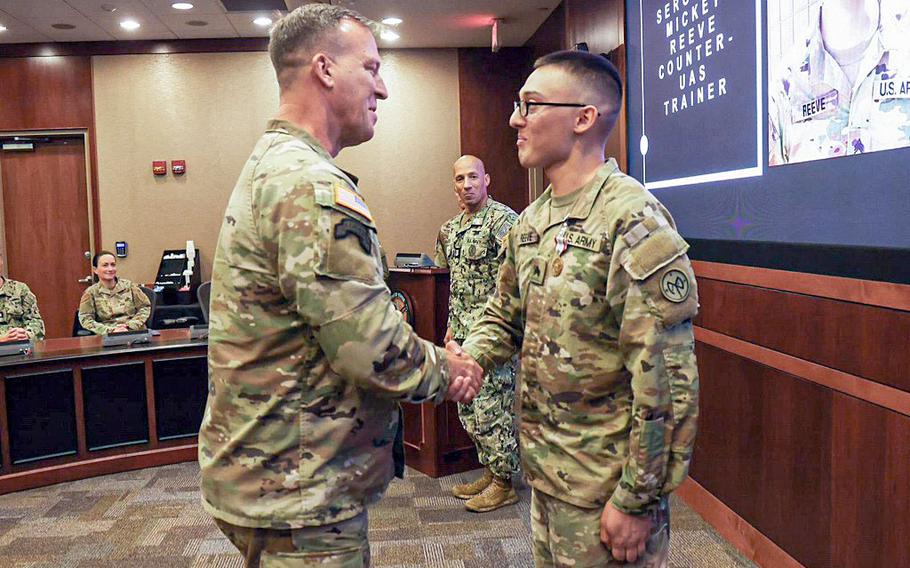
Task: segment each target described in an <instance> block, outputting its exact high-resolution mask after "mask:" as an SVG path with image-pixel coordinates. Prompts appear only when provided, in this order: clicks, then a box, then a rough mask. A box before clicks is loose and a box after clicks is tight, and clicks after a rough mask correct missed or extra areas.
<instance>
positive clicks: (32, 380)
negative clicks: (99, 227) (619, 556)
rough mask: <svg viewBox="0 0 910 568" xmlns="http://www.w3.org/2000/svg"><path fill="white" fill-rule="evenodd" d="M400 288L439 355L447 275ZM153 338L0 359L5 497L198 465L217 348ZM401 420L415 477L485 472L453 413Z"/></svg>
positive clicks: (411, 412) (423, 411) (405, 277)
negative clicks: (212, 352) (210, 357)
mask: <svg viewBox="0 0 910 568" xmlns="http://www.w3.org/2000/svg"><path fill="white" fill-rule="evenodd" d="M390 283H391V287H392V289H393V290H395V291H396V292H397V294H398V296H399V297H400V299H401V300H402V301H403V303H404V305H406V306H407V309H406V311H407V312H408V313H407V314H405V318H406V319H407V320H408V321H410V323H411V325H413V327H414V329H415V330H416V331H417V333H418V334H419V335H420V336H422V337H424V338H426V339H430V340H431V341H434V342H436V343H441V341H442V339H443V336H444V335H445V324H446V314H447V310H448V291H449V285H448V284H449V281H448V271H446V270H439V269H393V270H392V278H391V282H390ZM404 305H403V306H402V307H404ZM155 333H157V335H155V336H153V337H152V339H151V342H150V343H147V344H142V345H133V346H129V347H127V346H123V347H104V346H102V340H101V337H98V336H91V337H73V338H62V339H49V340H46V341H39V342H36V343H35V347H34V350H33V351H32V352H31V353H29V354H26V355H10V356H5V357H0V495H2V494H4V493H10V492H12V491H20V490H23V489H30V488H34V487H41V486H44V485H50V484H53V483H59V482H61V481H73V480H77V479H83V478H86V477H92V476H96V475H103V474H108V473H117V472H121V471H128V470H133V469H140V468H145V467H153V466H159V465H165V464H171V463H179V462H184V461H190V460H195V459H196V452H197V444H196V441H197V435H198V433H199V425H200V424H201V423H202V415H203V413H204V411H205V402H206V397H207V394H208V365H207V361H206V358H207V357H206V356H207V353H208V343H207V341H206V340H204V339H202V340H193V339H191V338H190V331H189V330H188V329H165V330H160V331H158V332H155ZM402 408H403V410H404V413H403V417H404V424H403V434H404V436H403V437H404V444H405V454H406V462H407V464H408V465H409V466H410V467H413V468H415V469H417V470H419V471H421V472H423V473H425V474H427V475H429V476H432V477H439V476H442V475H449V474H452V473H457V472H460V471H465V470H468V469H473V468H475V467H478V465H479V464H478V461H477V453H476V451H475V449H474V444H473V443H472V442H471V439H470V437H469V436H468V435H467V433H466V432H465V431H464V429H463V428H462V426H461V424H460V423H459V420H458V410H457V407H456V405H455V404H454V403H452V402H445V403H443V404H441V405H439V406H434V405H432V404H430V403H426V404H407V403H405V404H402Z"/></svg>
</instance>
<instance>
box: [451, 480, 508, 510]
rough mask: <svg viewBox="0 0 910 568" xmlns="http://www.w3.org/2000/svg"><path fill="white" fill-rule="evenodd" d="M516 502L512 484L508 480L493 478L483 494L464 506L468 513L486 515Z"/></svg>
mask: <svg viewBox="0 0 910 568" xmlns="http://www.w3.org/2000/svg"><path fill="white" fill-rule="evenodd" d="M517 502H518V494H517V493H515V488H514V487H512V482H511V481H510V480H508V479H502V478H499V477H494V478H493V483H491V484H489V485H488V486H487V488H486V489H484V490H483V493H481V494H480V495H478V496H476V497H472V498H471V499H469V500H468V501H467V502H466V503H465V504H464V506H465V509H467V510H468V511H474V512H475V513H486V512H487V511H495V510H496V509H498V508H500V507H505V506H506V505H511V504H512V503H517Z"/></svg>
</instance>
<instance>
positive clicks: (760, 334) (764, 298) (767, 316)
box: [696, 278, 910, 391]
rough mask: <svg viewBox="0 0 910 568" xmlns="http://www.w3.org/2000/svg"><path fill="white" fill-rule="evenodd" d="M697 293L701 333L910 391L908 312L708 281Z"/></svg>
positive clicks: (909, 319)
mask: <svg viewBox="0 0 910 568" xmlns="http://www.w3.org/2000/svg"><path fill="white" fill-rule="evenodd" d="M698 288H699V296H700V300H701V309H700V311H699V315H698V319H697V320H696V323H697V325H699V326H701V327H704V328H707V329H710V330H713V331H717V332H720V333H723V334H725V335H730V336H733V337H737V338H739V339H743V340H745V341H749V342H752V343H755V344H758V345H761V346H764V347H768V348H770V349H774V350H776V351H781V352H783V353H787V354H790V355H793V356H796V357H799V358H801V359H806V360H808V361H813V362H816V363H819V364H821V365H825V366H828V367H832V368H834V369H838V370H841V371H844V372H847V373H850V374H853V375H857V376H860V377H865V378H868V379H871V380H874V381H877V382H880V383H882V384H886V385H890V386H893V387H895V388H899V389H902V390H906V391H910V348H907V339H906V338H908V337H910V312H905V311H901V310H894V309H890V308H885V307H878V306H868V305H863V304H856V303H851V302H843V301H839V300H833V299H828V298H819V297H815V296H808V295H804V294H794V293H792V292H784V291H780V290H769V289H765V288H758V287H755V286H747V285H744V284H734V283H730V282H721V281H718V280H712V279H706V278H699V280H698ZM901 338H903V339H902V340H901Z"/></svg>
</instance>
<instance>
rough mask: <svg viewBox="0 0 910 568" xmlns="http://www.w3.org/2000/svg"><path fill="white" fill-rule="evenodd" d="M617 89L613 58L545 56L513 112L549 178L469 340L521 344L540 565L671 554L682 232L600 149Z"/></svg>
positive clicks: (685, 304)
mask: <svg viewBox="0 0 910 568" xmlns="http://www.w3.org/2000/svg"><path fill="white" fill-rule="evenodd" d="M621 93H622V87H621V84H620V79H619V75H618V73H617V72H616V70H615V68H614V67H613V66H612V65H611V64H610V63H609V62H608V61H607V60H606V59H605V58H603V57H600V56H596V55H593V54H589V53H583V52H574V51H570V52H557V53H554V54H551V55H548V56H546V57H543V58H541V59H539V60H538V61H537V63H536V64H535V70H534V72H533V73H532V74H531V75H530V77H528V79H527V81H526V82H525V84H524V86H523V87H522V89H521V92H520V98H521V100H520V102H519V103H517V104H516V108H515V111H514V112H513V113H512V117H511V119H510V124H511V125H512V127H513V128H515V129H516V130H517V131H518V141H517V146H518V158H519V161H520V162H521V164H522V165H523V166H525V167H542V168H543V169H544V172H545V173H546V174H547V176H548V177H549V179H550V180H551V182H552V185H551V186H550V187H549V188H548V189H547V190H546V191H545V192H544V194H543V195H542V196H541V197H540V198H539V199H537V200H536V201H534V203H532V204H531V205H530V206H529V207H528V208H527V209H525V210H524V211H523V212H522V214H521V215H520V216H519V219H518V223H517V224H516V225H515V227H513V228H512V230H511V231H510V232H509V234H508V236H507V237H506V242H505V246H504V249H505V259H504V260H503V264H502V268H501V269H500V271H499V277H498V278H499V280H498V285H497V292H496V294H495V295H494V296H493V297H492V298H491V299H490V301H489V302H488V303H487V305H486V307H485V309H484V313H483V315H482V316H481V317H480V319H479V320H478V322H477V323H475V324H474V326H473V327H472V328H471V333H470V334H469V336H468V338H467V339H466V340H465V341H464V344H463V350H464V351H465V352H467V353H468V354H469V355H470V356H472V357H474V358H475V359H477V360H478V361H480V362H481V364H482V366H483V367H484V368H486V369H490V368H493V367H495V366H496V365H498V364H500V363H502V362H503V361H506V360H508V358H509V357H511V356H512V354H513V353H514V352H515V351H516V350H517V349H519V348H520V349H521V371H520V376H519V385H520V387H519V395H518V396H519V403H518V412H519V413H520V432H519V436H520V444H521V455H522V465H523V467H524V471H525V474H526V475H527V479H528V482H529V483H530V484H531V486H532V488H533V494H532V503H531V522H532V533H533V534H532V537H533V541H534V556H535V560H536V562H537V566H539V567H547V566H561V567H562V566H565V567H568V566H572V567H575V568H581V567H586V566H614V565H623V566H646V567H659V566H666V565H667V555H668V546H669V511H668V504H667V496H668V494H669V493H670V492H671V491H672V490H673V489H675V488H676V487H677V486H678V485H679V484H680V483H681V482H682V480H683V478H684V477H685V476H686V472H687V469H688V465H689V458H690V455H691V452H692V446H693V442H694V438H695V425H696V424H695V423H696V416H697V408H698V407H697V395H698V374H697V370H696V366H695V354H694V340H693V335H692V324H691V321H690V319H691V318H692V317H693V316H694V315H695V313H696V309H697V304H698V302H697V296H696V289H695V279H694V276H693V273H692V268H691V267H690V265H689V260H688V258H687V257H686V249H687V248H688V246H687V244H686V243H685V241H683V240H682V238H681V237H680V236H679V235H678V234H677V232H676V230H675V228H674V224H673V220H672V218H671V217H670V214H669V213H668V212H667V210H666V209H665V208H664V207H663V206H662V205H661V204H660V203H659V202H658V201H657V200H656V199H655V198H654V197H653V196H652V195H651V194H650V193H648V192H647V191H646V190H645V189H644V188H643V187H642V186H641V185H640V184H639V183H638V182H636V181H635V180H634V179H632V178H630V177H628V176H626V175H624V174H623V173H622V172H620V171H619V170H618V169H617V165H616V161H615V160H612V159H610V160H609V161H607V162H606V163H604V160H603V156H604V147H605V143H606V139H607V136H608V134H609V132H610V130H612V128H613V126H614V124H615V121H616V116H617V114H618V112H619V109H620V104H621V100H622V99H621V97H622V95H621ZM449 348H450V349H453V350H455V351H457V350H458V349H457V346H456V345H455V344H454V343H452V344H449Z"/></svg>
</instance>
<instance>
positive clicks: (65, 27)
mask: <svg viewBox="0 0 910 568" xmlns="http://www.w3.org/2000/svg"><path fill="white" fill-rule="evenodd" d="M51 27H52V28H54V29H55V30H74V29H76V26H74V25H73V24H51Z"/></svg>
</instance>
